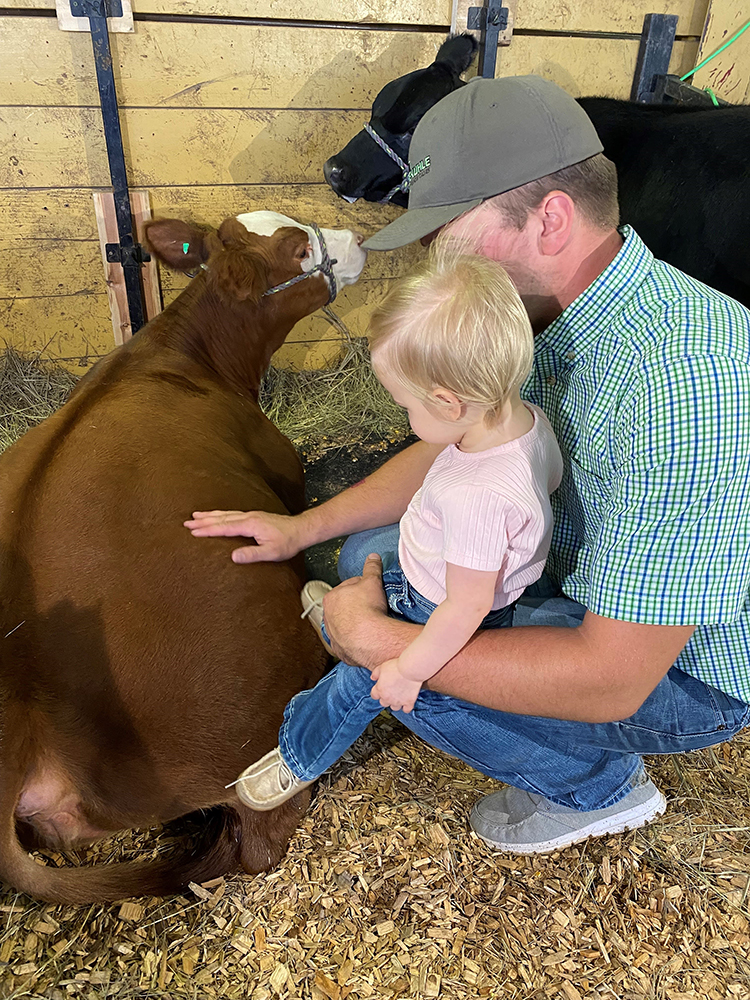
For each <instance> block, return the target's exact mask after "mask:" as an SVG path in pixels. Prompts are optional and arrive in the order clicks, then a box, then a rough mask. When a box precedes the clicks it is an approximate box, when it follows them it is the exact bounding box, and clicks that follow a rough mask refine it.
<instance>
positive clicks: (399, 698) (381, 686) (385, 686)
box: [370, 659, 422, 712]
mask: <svg viewBox="0 0 750 1000" xmlns="http://www.w3.org/2000/svg"><path fill="white" fill-rule="evenodd" d="M370 677H371V678H372V680H374V681H376V684H375V687H374V688H373V689H372V691H370V697H371V698H374V699H375V700H376V701H379V702H380V704H381V705H382V706H383V708H390V709H392V710H393V711H394V712H397V711H399V710H400V711H402V712H411V710H412V709H413V708H414V702H415V701H416V700H417V695H418V694H419V692H420V690H421V687H422V682H421V681H412V680H409V678H408V677H404V676H403V675H402V674H401V671H400V670H399V666H398V659H395V660H385V661H384V662H383V663H381V664H379V666H377V667H375V669H374V670H373V671H372V673H371V674H370Z"/></svg>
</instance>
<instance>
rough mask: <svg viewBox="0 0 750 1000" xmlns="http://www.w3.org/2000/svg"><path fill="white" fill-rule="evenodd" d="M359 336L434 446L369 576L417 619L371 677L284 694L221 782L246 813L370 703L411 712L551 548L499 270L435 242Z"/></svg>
mask: <svg viewBox="0 0 750 1000" xmlns="http://www.w3.org/2000/svg"><path fill="white" fill-rule="evenodd" d="M369 341H370V350H371V356H372V366H373V370H374V372H375V374H376V375H377V377H378V379H379V380H380V382H382V384H383V385H384V386H385V388H386V389H387V390H388V392H389V393H391V395H392V396H393V398H394V400H395V401H396V402H397V403H399V404H400V405H401V406H403V407H404V408H405V409H406V410H407V412H408V415H409V422H410V423H411V427H412V429H413V431H414V433H415V434H416V435H417V436H418V437H420V438H421V439H422V440H423V441H427V442H429V443H431V444H434V445H436V446H438V447H441V448H442V450H440V451H439V453H438V455H437V458H436V459H435V461H434V462H433V464H432V466H431V467H430V469H429V471H428V472H427V475H426V476H425V479H424V482H423V484H422V486H421V488H420V489H419V490H418V491H417V493H416V495H415V496H414V497H413V499H412V500H411V502H410V503H409V506H408V509H407V510H406V512H405V513H404V515H403V517H402V518H401V521H400V523H399V545H398V558H397V560H395V561H394V564H393V565H391V566H384V571H385V572H384V576H383V584H384V588H385V593H386V597H387V600H388V607H389V613H390V614H391V615H393V616H395V617H400V618H403V619H406V620H408V621H410V622H416V623H419V624H424V628H423V629H422V631H421V632H420V634H419V636H418V637H417V638H416V639H415V640H414V641H413V642H412V643H411V645H410V646H408V647H407V648H406V649H405V650H404V651H403V652H402V653H401V655H400V656H399V657H398V658H396V659H391V660H386V661H385V662H383V663H381V664H380V665H379V666H378V667H377V668H376V669H375V670H374V671H372V673H370V672H369V671H367V670H364V669H363V668H361V667H353V666H349V665H347V664H344V663H339V664H338V665H337V666H336V667H335V668H334V670H332V671H331V672H330V673H329V674H327V675H326V676H325V677H323V678H322V680H321V681H320V682H319V683H318V684H317V685H316V686H315V687H314V688H313V689H312V690H309V691H303V692H301V693H300V694H298V695H296V696H295V697H294V698H293V699H292V700H291V702H290V703H289V705H288V706H287V709H286V712H285V716H284V723H283V725H282V727H281V730H280V733H279V746H278V747H277V748H276V749H275V750H272V751H271V752H270V753H269V754H266V756H265V757H263V758H262V759H261V760H259V761H257V762H256V763H254V764H252V765H251V766H250V767H248V768H247V769H246V770H245V771H243V773H242V774H241V775H240V777H239V778H238V779H237V781H236V782H235V784H236V785H237V794H238V795H239V797H240V799H241V800H242V801H243V802H244V803H245V804H246V805H249V806H250V807H251V808H253V809H258V810H266V809H273V808H275V807H276V806H278V805H280V804H281V803H282V802H285V801H286V800H287V799H289V798H291V797H292V796H293V795H295V794H296V793H297V792H298V791H300V790H301V789H302V788H304V787H306V786H307V785H309V784H311V783H312V782H313V781H314V780H315V779H316V778H318V777H319V776H320V775H321V774H322V773H323V772H324V771H325V770H327V768H329V767H330V766H331V765H332V764H333V763H334V762H335V761H336V760H337V759H338V758H339V757H340V756H341V755H342V754H343V753H344V752H345V751H346V750H347V749H348V748H349V747H350V746H351V745H352V743H353V742H354V741H355V740H356V739H357V737H358V736H359V735H360V734H361V733H362V732H363V731H364V729H365V728H366V726H367V724H368V723H369V722H371V721H372V720H373V719H374V718H375V717H376V716H377V715H378V714H379V712H380V711H381V710H382V707H388V708H390V709H391V710H392V711H394V712H399V711H401V712H405V713H408V712H411V711H412V710H414V711H415V712H419V706H420V699H422V698H424V697H425V695H424V694H420V689H421V687H422V685H423V683H424V682H425V681H426V680H428V679H429V678H430V677H432V676H433V674H435V673H437V671H438V670H440V669H441V667H443V666H444V665H445V664H446V663H447V662H448V661H449V660H450V659H451V658H452V657H453V656H455V655H456V653H458V652H459V650H460V649H461V648H462V647H463V646H464V645H465V644H466V643H467V642H468V640H469V639H470V638H471V636H472V635H473V634H474V632H475V631H476V630H477V629H479V628H504V627H507V626H510V625H512V619H513V607H514V603H515V601H516V600H517V598H518V597H520V595H521V594H522V592H523V591H524V589H525V588H526V587H527V586H529V585H530V584H532V583H534V582H535V581H536V580H538V579H539V577H540V576H541V574H542V570H543V568H544V563H545V560H546V557H547V552H548V549H549V543H550V536H551V529H552V513H551V509H550V502H549V495H550V493H551V492H553V491H554V490H555V489H557V487H558V485H559V484H560V479H561V476H562V458H561V456H560V451H559V449H558V447H557V442H556V441H555V437H554V434H553V432H552V429H551V427H550V425H549V423H548V421H547V418H546V417H545V415H544V413H543V412H542V411H541V410H540V409H539V408H538V407H536V406H532V405H531V404H529V403H525V402H524V401H523V400H522V399H521V397H520V394H519V388H520V386H521V384H522V382H523V381H524V379H525V378H526V376H527V375H528V373H529V370H530V367H531V363H532V357H533V334H532V331H531V326H530V323H529V319H528V316H527V314H526V310H525V309H524V307H523V304H522V303H521V300H520V298H519V296H518V294H517V292H516V290H515V288H514V286H513V285H512V283H511V281H510V279H509V278H508V275H507V274H506V272H505V271H504V270H503V268H502V267H501V266H500V265H499V264H497V263H496V262H494V261H491V260H487V259H486V258H484V257H480V256H473V255H467V254H456V253H455V252H454V253H453V254H450V253H448V254H446V252H445V251H443V252H442V254H441V253H439V252H438V253H435V252H433V253H432V254H431V255H430V256H429V258H428V260H427V262H426V263H425V264H424V265H423V266H422V267H421V268H420V269H419V270H418V271H417V272H416V273H414V274H412V275H411V276H409V277H407V278H405V279H403V280H402V281H400V282H399V283H398V285H397V286H396V287H395V288H394V290H392V291H391V292H390V294H389V295H388V296H387V297H386V299H385V300H384V301H383V303H382V304H381V305H380V306H379V307H378V309H377V310H376V311H375V313H374V315H373V317H372V321H371V327H370V333H369ZM376 526H377V525H373V527H376ZM323 586H325V585H323ZM324 638H325V633H324ZM342 671H344V672H345V675H342V673H341V672H342ZM352 671H358V674H353V673H351V672H352ZM373 682H374V685H373Z"/></svg>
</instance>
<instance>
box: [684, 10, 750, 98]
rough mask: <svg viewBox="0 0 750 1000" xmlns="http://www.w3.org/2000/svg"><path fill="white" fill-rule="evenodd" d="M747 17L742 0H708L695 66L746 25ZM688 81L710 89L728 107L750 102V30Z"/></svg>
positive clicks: (749, 11)
mask: <svg viewBox="0 0 750 1000" xmlns="http://www.w3.org/2000/svg"><path fill="white" fill-rule="evenodd" d="M748 15H750V9H748V6H747V4H746V3H742V2H741V0H711V3H710V4H709V9H708V16H707V18H706V27H705V31H704V33H703V38H702V39H701V44H700V48H699V50H698V54H697V57H696V60H695V65H696V66H697V65H698V63H699V62H701V61H702V60H703V59H705V58H706V57H707V56H710V55H711V53H712V52H715V51H716V50H717V49H718V48H721V46H722V45H723V44H724V42H726V41H728V39H730V38H731V37H732V35H733V34H734V33H735V32H736V31H738V30H739V29H740V28H741V27H742V26H743V25H744V24H746V23H747V20H748ZM687 82H688V83H692V84H693V86H695V87H710V88H711V89H712V90H713V92H714V93H715V94H716V96H717V97H723V98H724V100H725V101H729V102H730V103H731V104H747V103H750V30H748V31H746V32H745V33H744V34H743V35H740V37H739V38H738V39H737V40H736V41H734V42H732V44H731V45H730V46H729V47H728V48H726V49H725V50H724V51H723V52H721V53H720V54H719V55H718V56H716V58H715V59H712V60H711V62H709V63H707V64H706V65H705V66H704V67H703V69H701V70H698V72H697V73H696V74H695V76H694V77H693V79H692V80H688V81H687Z"/></svg>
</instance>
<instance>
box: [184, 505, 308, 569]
mask: <svg viewBox="0 0 750 1000" xmlns="http://www.w3.org/2000/svg"><path fill="white" fill-rule="evenodd" d="M184 524H185V527H186V528H189V529H190V530H191V531H192V533H193V534H194V535H195V536H196V537H197V538H204V537H208V536H216V535H224V536H227V537H230V538H234V537H236V536H238V535H241V536H244V537H245V538H254V539H255V545H247V546H243V547H242V548H240V549H235V550H234V551H233V552H232V562H236V563H254V562H283V561H284V560H285V559H291V558H292V557H293V556H296V555H297V553H298V552H299V551H300V550H301V549H302V548H303V542H302V541H301V539H300V532H299V529H298V527H297V518H296V517H291V516H290V515H287V514H267V513H266V512H264V511H258V510H255V511H249V512H244V511H241V510H196V511H193V517H192V520H190V521H185V522H184Z"/></svg>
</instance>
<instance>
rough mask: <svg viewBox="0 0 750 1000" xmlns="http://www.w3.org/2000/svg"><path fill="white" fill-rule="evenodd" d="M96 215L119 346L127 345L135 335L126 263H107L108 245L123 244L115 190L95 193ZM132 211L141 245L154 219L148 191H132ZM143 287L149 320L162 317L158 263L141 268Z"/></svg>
mask: <svg viewBox="0 0 750 1000" xmlns="http://www.w3.org/2000/svg"><path fill="white" fill-rule="evenodd" d="M93 198H94V214H95V215H96V224H97V228H98V231H99V249H100V253H101V260H102V264H103V266H104V280H105V284H106V288H107V298H108V300H109V309H110V313H111V316H112V331H113V333H114V338H115V343H116V344H123V343H124V342H125V341H126V340H129V339H130V338H131V337H132V336H133V330H132V326H131V323H130V310H129V307H128V293H127V288H126V285H125V273H124V271H123V267H122V264H119V263H111V262H110V261H108V260H107V252H106V245H107V243H119V242H120V236H119V232H118V229H117V216H116V214H115V200H114V195H113V194H112V192H111V191H95V192H94V195H93ZM130 210H131V213H132V218H133V225H134V227H135V237H136V240H137V242H139V243H143V241H144V239H145V229H144V225H145V223H146V222H147V221H148V220H149V219H150V218H151V205H150V202H149V195H148V191H139V190H131V192H130ZM141 285H142V288H143V307H144V312H145V315H146V321H148V320H150V319H153V318H154V316H158V315H159V313H160V312H161V309H162V305H161V290H160V288H159V273H158V269H157V265H156V261H155V260H150V261H147V262H146V263H145V264H144V265H143V267H142V268H141Z"/></svg>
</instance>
